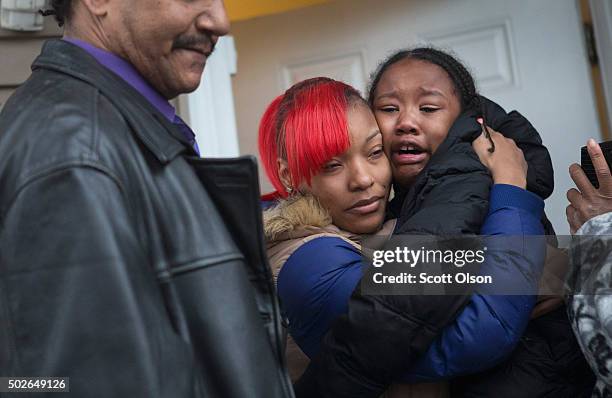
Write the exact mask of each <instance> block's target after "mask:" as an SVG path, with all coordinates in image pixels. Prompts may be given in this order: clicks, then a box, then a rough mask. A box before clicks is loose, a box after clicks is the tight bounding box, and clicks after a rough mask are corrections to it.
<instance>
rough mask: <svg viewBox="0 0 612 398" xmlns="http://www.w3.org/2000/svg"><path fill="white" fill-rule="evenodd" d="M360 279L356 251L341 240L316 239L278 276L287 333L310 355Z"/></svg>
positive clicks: (357, 252) (317, 348)
mask: <svg viewBox="0 0 612 398" xmlns="http://www.w3.org/2000/svg"><path fill="white" fill-rule="evenodd" d="M361 276H362V262H361V254H360V253H359V251H358V250H357V249H356V248H355V247H354V246H352V245H351V244H349V243H348V242H346V241H344V240H343V239H341V238H335V237H329V236H325V237H319V238H316V239H313V240H311V241H309V242H307V243H305V244H304V245H302V246H300V248H299V249H297V250H296V251H295V252H294V253H293V254H292V255H291V256H290V257H289V258H288V259H287V261H286V262H285V264H284V265H283V268H282V269H281V271H280V273H279V275H278V282H277V287H278V295H279V299H280V302H281V306H282V311H283V314H284V315H285V317H286V318H287V319H288V320H289V333H290V334H291V337H293V339H294V341H295V342H296V343H297V345H298V346H299V347H300V348H301V349H302V351H303V352H304V353H305V354H306V355H308V357H312V356H314V355H315V354H316V353H317V352H318V351H319V347H320V344H321V339H322V338H323V335H324V334H325V333H326V332H327V331H328V330H329V328H330V327H331V324H332V322H333V321H334V320H335V319H336V318H337V317H338V316H339V315H341V314H345V313H346V312H347V306H348V301H349V298H350V296H351V293H352V292H353V290H355V286H356V285H357V283H359V280H360V279H361Z"/></svg>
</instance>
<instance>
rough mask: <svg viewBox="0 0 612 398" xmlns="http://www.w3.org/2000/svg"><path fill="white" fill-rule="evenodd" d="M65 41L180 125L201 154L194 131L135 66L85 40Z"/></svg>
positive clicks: (172, 121)
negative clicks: (87, 54) (119, 78)
mask: <svg viewBox="0 0 612 398" xmlns="http://www.w3.org/2000/svg"><path fill="white" fill-rule="evenodd" d="M64 40H65V41H67V42H69V43H72V44H74V45H76V46H79V47H80V48H82V49H83V50H85V51H87V52H88V53H89V54H90V55H91V56H92V57H94V58H95V59H96V60H97V61H98V62H99V63H100V64H101V65H103V66H104V67H106V68H107V69H109V70H110V71H111V72H113V73H115V74H116V75H118V76H119V77H121V78H122V79H123V80H125V81H126V82H127V83H128V84H129V85H130V86H132V87H133V88H134V89H135V90H136V91H138V92H139V93H140V94H141V95H142V96H143V97H145V98H146V99H147V101H149V102H150V103H151V105H153V106H154V107H155V109H157V110H158V111H159V112H161V114H162V115H164V117H166V119H168V120H169V121H170V122H171V123H174V124H176V125H178V127H179V129H180V130H181V132H182V133H183V134H184V135H185V137H186V138H187V140H188V141H189V142H192V143H193V147H194V149H195V150H196V152H197V153H198V154H199V153H200V151H199V148H198V144H197V142H196V140H195V134H194V133H193V131H191V129H190V128H189V126H187V124H186V123H185V122H184V121H183V120H182V119H181V118H180V117H179V116H178V115H177V114H176V110H175V109H174V107H173V106H172V105H171V104H170V103H169V102H168V100H167V99H166V98H164V97H163V96H162V95H161V94H160V93H159V92H157V90H155V89H154V88H153V87H152V86H151V85H150V84H149V83H148V82H147V81H146V80H145V79H144V78H143V77H142V75H141V74H140V73H139V72H138V71H137V70H136V68H134V66H132V64H130V63H129V62H128V61H126V60H125V59H123V58H121V57H119V56H117V55H115V54H113V53H111V52H109V51H106V50H103V49H101V48H98V47H96V46H94V45H92V44H90V43H87V42H85V41H83V40H79V39H75V38H72V37H65V38H64Z"/></svg>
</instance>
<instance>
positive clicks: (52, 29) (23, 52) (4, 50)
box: [0, 17, 61, 108]
mask: <svg viewBox="0 0 612 398" xmlns="http://www.w3.org/2000/svg"><path fill="white" fill-rule="evenodd" d="M59 35H61V30H60V29H59V28H58V27H57V24H56V23H55V21H54V20H53V18H51V17H49V18H46V20H45V29H44V30H43V31H41V32H35V33H30V32H28V33H23V32H14V31H9V30H6V29H1V28H0V108H2V105H3V104H4V102H5V101H6V99H7V98H8V97H9V96H10V95H11V93H12V92H13V90H15V88H17V86H19V85H20V84H21V83H23V82H24V81H25V80H26V79H27V78H28V76H29V75H30V65H31V64H32V61H34V58H36V56H37V55H38V54H39V53H40V48H41V46H42V43H43V41H44V40H45V39H48V38H51V37H57V36H59Z"/></svg>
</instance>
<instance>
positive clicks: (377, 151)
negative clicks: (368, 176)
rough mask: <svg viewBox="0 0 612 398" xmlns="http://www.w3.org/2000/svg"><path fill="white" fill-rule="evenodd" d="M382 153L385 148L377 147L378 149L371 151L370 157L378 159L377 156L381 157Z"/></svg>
mask: <svg viewBox="0 0 612 398" xmlns="http://www.w3.org/2000/svg"><path fill="white" fill-rule="evenodd" d="M382 155H383V149H382V148H377V149H375V150H373V151H372V152H371V153H370V157H371V158H374V159H377V158H379V157H381V156H382Z"/></svg>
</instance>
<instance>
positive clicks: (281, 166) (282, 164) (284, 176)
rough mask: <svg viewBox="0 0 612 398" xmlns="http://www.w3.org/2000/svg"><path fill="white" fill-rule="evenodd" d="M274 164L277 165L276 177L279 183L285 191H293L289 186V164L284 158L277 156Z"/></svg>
mask: <svg viewBox="0 0 612 398" xmlns="http://www.w3.org/2000/svg"><path fill="white" fill-rule="evenodd" d="M276 166H277V167H278V177H279V178H280V180H281V183H282V184H283V186H284V187H285V191H287V193H289V194H290V193H291V191H293V187H292V186H291V174H290V173H289V165H288V164H287V161H286V160H285V159H281V158H278V159H276Z"/></svg>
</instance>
